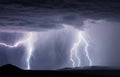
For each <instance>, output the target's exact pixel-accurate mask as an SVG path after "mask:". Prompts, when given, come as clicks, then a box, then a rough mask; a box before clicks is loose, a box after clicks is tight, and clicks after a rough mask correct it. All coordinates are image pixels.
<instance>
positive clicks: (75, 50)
mask: <svg viewBox="0 0 120 77" xmlns="http://www.w3.org/2000/svg"><path fill="white" fill-rule="evenodd" d="M63 27H64V28H65V29H67V30H71V31H75V32H77V37H76V40H75V42H74V44H73V46H72V48H71V50H70V61H71V62H72V66H73V67H76V66H77V67H80V64H81V60H80V54H79V53H78V52H79V51H78V48H79V45H80V44H82V43H84V44H85V46H84V52H85V56H86V57H87V59H88V61H89V66H92V60H91V58H90V56H89V53H88V47H89V43H88V41H87V40H86V38H85V36H84V35H85V31H80V30H78V29H76V28H74V27H73V26H70V25H67V24H63ZM75 59H76V60H77V63H76V61H75Z"/></svg>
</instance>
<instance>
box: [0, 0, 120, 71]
mask: <svg viewBox="0 0 120 77" xmlns="http://www.w3.org/2000/svg"><path fill="white" fill-rule="evenodd" d="M119 8H120V1H119V0H99V1H98V0H0V42H3V43H7V44H10V45H13V44H14V43H15V42H16V41H18V40H20V39H23V37H24V35H25V33H24V32H33V31H34V32H37V36H36V37H34V38H35V39H34V40H37V41H36V42H35V44H34V52H33V55H32V58H31V69H37V70H40V69H57V68H62V67H71V62H70V61H69V58H70V57H69V55H70V50H71V47H72V45H73V43H74V39H75V35H76V32H75V31H74V30H77V29H78V30H82V31H85V32H86V33H87V35H88V41H89V45H90V47H89V49H88V50H89V52H90V57H91V59H92V61H93V65H99V66H115V67H120V60H119V58H120V57H119V55H120V41H119V38H120V35H119V33H120V23H119V22H120V21H119V20H120V9H119ZM63 24H67V25H69V26H71V27H72V28H74V29H69V28H68V29H64V26H63ZM79 50H80V51H83V50H82V49H79ZM26 54H27V53H26V48H25V46H24V45H20V46H18V47H16V48H12V49H11V48H7V47H4V46H0V65H4V64H8V63H10V64H14V65H17V66H19V67H21V68H25V67H26V63H25V57H26ZM81 54H82V56H83V57H82V58H81V59H82V66H87V65H88V63H87V62H85V61H86V59H85V57H84V53H83V52H82V53H81Z"/></svg>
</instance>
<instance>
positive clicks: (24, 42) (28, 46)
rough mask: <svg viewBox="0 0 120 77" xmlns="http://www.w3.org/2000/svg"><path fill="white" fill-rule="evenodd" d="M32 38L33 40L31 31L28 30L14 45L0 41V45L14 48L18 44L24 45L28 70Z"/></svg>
mask: <svg viewBox="0 0 120 77" xmlns="http://www.w3.org/2000/svg"><path fill="white" fill-rule="evenodd" d="M33 40H34V36H33V33H32V32H29V33H28V34H27V36H26V37H25V38H24V39H23V40H19V41H17V42H16V43H15V44H14V45H8V44H6V43H0V45H2V46H5V47H8V48H15V47H18V46H19V45H25V46H26V50H27V56H26V57H27V58H26V62H27V69H28V70H29V69H30V58H31V56H32V52H33Z"/></svg>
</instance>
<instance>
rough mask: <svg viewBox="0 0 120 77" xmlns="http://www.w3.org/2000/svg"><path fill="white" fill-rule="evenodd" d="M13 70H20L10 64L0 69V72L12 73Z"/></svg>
mask: <svg viewBox="0 0 120 77" xmlns="http://www.w3.org/2000/svg"><path fill="white" fill-rule="evenodd" d="M13 70H16V71H17V70H22V69H20V68H18V67H17V66H14V65H12V64H6V65H3V66H1V67H0V71H13Z"/></svg>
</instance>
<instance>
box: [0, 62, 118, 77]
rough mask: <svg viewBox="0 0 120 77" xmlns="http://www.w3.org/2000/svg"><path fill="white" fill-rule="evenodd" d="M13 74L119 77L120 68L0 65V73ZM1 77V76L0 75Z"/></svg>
mask: <svg viewBox="0 0 120 77" xmlns="http://www.w3.org/2000/svg"><path fill="white" fill-rule="evenodd" d="M2 74H3V75H13V76H19V75H20V76H31V75H32V76H34V77H35V76H48V77H51V76H61V77H62V76H69V77H71V76H72V77H77V76H78V77H80V76H82V77H91V76H92V77H98V76H101V77H111V76H112V77H118V76H119V77H120V70H115V69H114V70H113V69H112V68H109V67H98V66H87V67H75V68H63V69H58V70H22V69H20V68H19V67H17V66H14V65H11V64H7V65H3V66H1V67H0V75H2ZM0 77H2V76H0Z"/></svg>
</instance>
